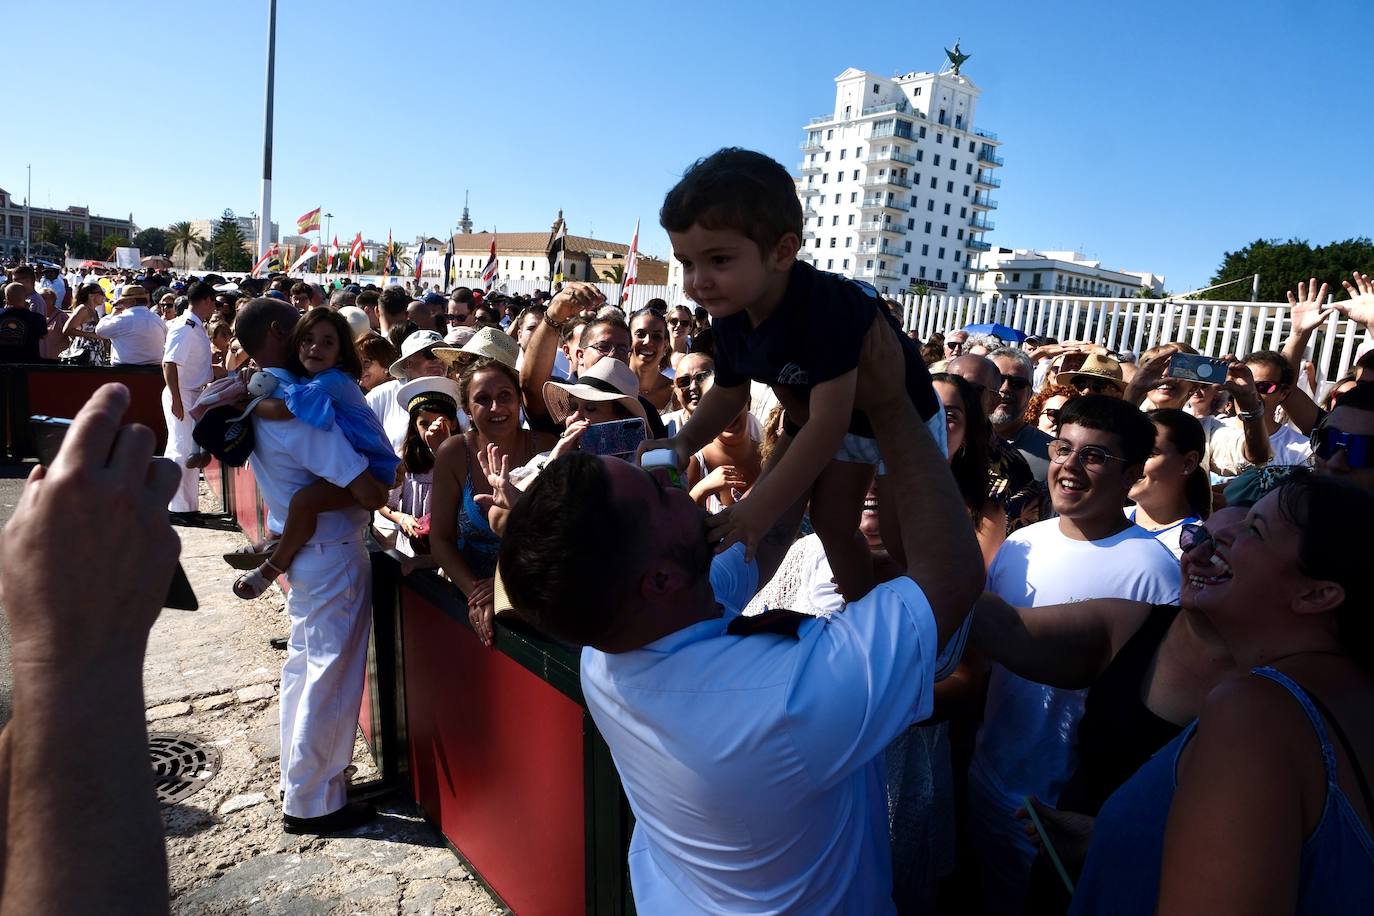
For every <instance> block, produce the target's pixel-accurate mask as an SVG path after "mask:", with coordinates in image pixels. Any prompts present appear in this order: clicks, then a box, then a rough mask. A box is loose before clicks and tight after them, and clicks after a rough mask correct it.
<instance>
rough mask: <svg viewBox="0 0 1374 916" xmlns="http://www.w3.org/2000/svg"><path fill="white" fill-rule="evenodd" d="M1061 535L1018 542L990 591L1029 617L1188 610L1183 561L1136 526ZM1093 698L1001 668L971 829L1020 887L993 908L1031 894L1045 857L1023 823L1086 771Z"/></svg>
mask: <svg viewBox="0 0 1374 916" xmlns="http://www.w3.org/2000/svg"><path fill="white" fill-rule="evenodd" d="M1059 525H1060V520H1059V519H1050V520H1048V521H1044V522H1038V523H1037V524H1034V525H1029V526H1027V527H1025V528H1022V529H1020V530H1019V531H1016V532H1013V533H1012V534H1011V536H1010V537H1008V538H1007V540H1006V542H1005V543H1003V544H1002V547H1001V549H1000V550H998V552H997V557H996V558H995V559H994V560H993V563H992V567H991V569H989V570H988V589H989V590H990V591H992V592H995V593H996V594H997V595H999V596H1000V597H1001V598H1003V599H1004V600H1006V601H1007V602H1009V603H1011V604H1012V605H1014V606H1016V607H1023V608H1024V607H1029V608H1035V607H1044V606H1046V605H1053V604H1067V603H1070V602H1074V601H1084V600H1088V599H1091V598H1126V599H1130V600H1133V601H1146V602H1149V603H1151V604H1174V603H1177V602H1178V591H1179V582H1180V575H1179V565H1178V560H1176V559H1175V558H1174V556H1173V555H1172V554H1170V553H1169V551H1168V550H1167V549H1166V548H1165V547H1164V546H1163V545H1162V544H1161V543H1160V542H1159V541H1158V540H1157V539H1156V538H1154V537H1153V536H1151V535H1150V533H1149V532H1148V531H1146V530H1145V529H1144V528H1141V527H1140V526H1139V525H1131V526H1130V527H1128V528H1126V529H1125V530H1124V531H1122V532H1120V533H1119V534H1116V535H1113V536H1112V537H1109V538H1103V539H1102V540H1100V541H1079V540H1074V539H1072V538H1069V537H1067V536H1065V535H1064V534H1063V532H1062V531H1060V527H1059ZM1086 694H1087V691H1086V690H1061V689H1059V688H1056V687H1049V686H1047V685H1045V684H1037V683H1035V682H1033V681H1028V680H1025V679H1023V678H1020V677H1017V676H1016V675H1014V674H1012V673H1011V672H1009V671H1007V670H1006V669H1005V668H1003V667H1002V666H1001V665H993V666H992V677H991V679H990V680H989V683H988V699H987V706H986V707H985V709H984V714H983V725H982V727H981V728H980V729H979V730H978V743H977V746H976V748H975V750H974V753H973V763H972V766H971V767H970V770H969V779H970V782H971V783H972V784H973V786H972V788H971V789H970V825H971V829H972V830H973V831H974V834H975V837H974V839H975V844H976V845H977V846H978V848H979V851H980V854H981V855H982V856H983V858H984V859H987V860H989V861H988V865H989V869H988V872H989V874H995V875H999V876H1003V875H1005V876H1009V877H1008V880H1009V881H1010V883H1009V884H1007V885H1005V886H1004V887H999V886H997V885H996V883H995V879H994V881H985V885H986V886H985V895H984V896H985V899H987V898H988V897H989V896H992V897H993V898H996V897H998V896H1002V897H1008V898H1010V899H1012V900H1016V899H1019V894H1021V893H1022V892H1023V887H1024V880H1025V875H1026V874H1028V872H1029V869H1030V862H1031V859H1032V858H1033V857H1034V855H1035V849H1034V847H1033V846H1032V845H1031V842H1030V840H1029V839H1028V838H1027V837H1026V836H1025V834H1024V833H1022V832H1021V825H1020V823H1019V822H1018V821H1017V820H1016V818H1015V817H1014V816H1013V815H1014V812H1015V810H1016V809H1017V808H1018V807H1020V806H1021V802H1022V799H1024V798H1025V797H1026V796H1027V795H1034V796H1036V797H1037V798H1039V799H1041V800H1042V801H1044V802H1045V803H1046V804H1049V805H1053V804H1055V803H1056V802H1057V801H1058V799H1059V793H1060V791H1061V790H1062V789H1063V788H1064V784H1065V783H1066V782H1067V781H1068V778H1069V776H1070V775H1071V774H1072V773H1073V769H1074V767H1075V766H1076V763H1077V761H1076V758H1075V755H1074V745H1075V742H1076V739H1077V734H1078V721H1079V719H1081V718H1082V716H1083V700H1084V698H1085V697H1086ZM1018 873H1019V878H1018V877H1014V876H1017V875H1018ZM985 877H986V876H985ZM1012 906H1013V907H1015V906H1016V904H1015V903H1012ZM1018 912H1019V910H1018Z"/></svg>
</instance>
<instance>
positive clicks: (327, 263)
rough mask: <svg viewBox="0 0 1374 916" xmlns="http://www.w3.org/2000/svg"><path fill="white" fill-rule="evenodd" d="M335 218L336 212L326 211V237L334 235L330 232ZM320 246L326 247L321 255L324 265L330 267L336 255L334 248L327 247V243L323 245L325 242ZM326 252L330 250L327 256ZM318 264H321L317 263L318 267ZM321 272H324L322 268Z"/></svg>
mask: <svg viewBox="0 0 1374 916" xmlns="http://www.w3.org/2000/svg"><path fill="white" fill-rule="evenodd" d="M333 219H334V214H333V213H326V214H325V215H324V237H325V238H333V236H331V235H330V234H329V225H330V222H331V221H332V220H333ZM320 247H321V248H323V249H324V251H321V252H320V255H321V257H322V258H323V261H324V266H325V267H326V268H328V267H330V266H332V265H331V263H330V262H331V259H332V258H333V257H334V254H333V250H332V249H330V248H327V247H325V245H323V244H321V245H320ZM325 252H329V255H328V256H327V257H325ZM318 266H319V264H318V263H317V264H316V267H318ZM320 273H324V271H323V270H321V271H320Z"/></svg>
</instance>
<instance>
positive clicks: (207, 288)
mask: <svg viewBox="0 0 1374 916" xmlns="http://www.w3.org/2000/svg"><path fill="white" fill-rule="evenodd" d="M214 297H215V288H214V287H213V286H211V285H210V284H209V283H206V282H205V281H204V280H197V281H196V282H195V283H192V284H191V288H190V289H188V290H187V291H186V301H187V302H189V303H191V304H192V305H195V304H196V303H197V302H204V301H205V300H206V299H213V298H214Z"/></svg>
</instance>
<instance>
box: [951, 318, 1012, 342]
mask: <svg viewBox="0 0 1374 916" xmlns="http://www.w3.org/2000/svg"><path fill="white" fill-rule="evenodd" d="M964 330H965V331H966V332H967V333H969V334H987V335H988V336H990V337H996V338H997V339H998V340H1000V341H1002V342H1003V343H1022V342H1023V341H1024V340H1025V339H1026V334H1025V332H1024V331H1018V330H1016V328H1009V327H1007V326H1006V325H1005V324H998V323H997V322H992V323H988V324H971V325H969V326H968V327H966V328H964Z"/></svg>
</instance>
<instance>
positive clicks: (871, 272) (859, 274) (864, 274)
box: [854, 267, 902, 280]
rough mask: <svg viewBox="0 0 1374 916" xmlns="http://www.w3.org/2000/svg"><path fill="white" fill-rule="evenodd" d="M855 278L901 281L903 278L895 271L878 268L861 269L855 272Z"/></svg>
mask: <svg viewBox="0 0 1374 916" xmlns="http://www.w3.org/2000/svg"><path fill="white" fill-rule="evenodd" d="M854 277H855V278H856V279H859V280H900V279H901V278H902V277H901V275H900V274H899V273H897V271H895V270H890V269H888V268H881V269H880V268H877V267H873V268H868V267H860V268H859V269H858V270H856V271H854Z"/></svg>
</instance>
